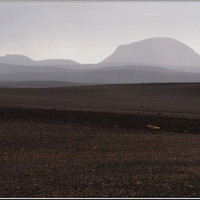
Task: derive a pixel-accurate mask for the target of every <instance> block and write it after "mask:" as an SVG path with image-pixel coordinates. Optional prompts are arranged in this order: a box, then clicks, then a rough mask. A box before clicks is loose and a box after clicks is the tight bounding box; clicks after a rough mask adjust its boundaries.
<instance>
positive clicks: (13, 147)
mask: <svg viewBox="0 0 200 200" xmlns="http://www.w3.org/2000/svg"><path fill="white" fill-rule="evenodd" d="M199 102H200V84H199V83H187V84H186V83H166V84H164V83H163V84H121V85H99V86H72V87H59V88H43V89H42V88H38V89H36V88H35V89H30V88H29V89H28V88H4V87H2V88H0V145H1V146H0V148H1V154H0V158H1V163H0V173H1V179H0V197H2V198H3V197H27V198H28V197H93V198H94V197H199V196H200V185H199V182H200V165H199V163H200V148H199V144H200V106H199ZM147 125H155V126H158V127H160V129H159V130H151V129H148V128H147Z"/></svg>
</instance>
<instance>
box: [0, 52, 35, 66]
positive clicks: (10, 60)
mask: <svg viewBox="0 0 200 200" xmlns="http://www.w3.org/2000/svg"><path fill="white" fill-rule="evenodd" d="M0 63H3V64H9V65H30V66H34V65H37V63H36V62H35V61H34V60H32V59H30V58H29V57H27V56H23V55H13V54H8V55H6V56H1V57H0Z"/></svg>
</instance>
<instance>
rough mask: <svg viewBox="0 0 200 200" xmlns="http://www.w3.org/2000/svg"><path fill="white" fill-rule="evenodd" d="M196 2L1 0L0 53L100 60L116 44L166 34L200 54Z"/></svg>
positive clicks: (198, 14)
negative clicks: (48, 0) (43, 0)
mask: <svg viewBox="0 0 200 200" xmlns="http://www.w3.org/2000/svg"><path fill="white" fill-rule="evenodd" d="M199 10H200V2H191V1H188V2H185V1H179V2H172V1H169V2H158V1H157V2H156V1H148V2H146V1H141V2H138V1H132V2H131V1H126V2H122V1H112V2H110V1H108V2H106V1H95V2H92V1H90V2H89V1H82V2H76V1H75V2H70V1H61V2H59V1H53V2H52V1H51V2H42V1H41V2H39V1H38V2H35V1H29V2H28V1H23V2H19V1H16V2H0V20H1V24H2V25H1V26H2V27H1V28H2V29H1V32H0V39H1V48H0V56H5V55H7V54H18V55H25V56H28V57H29V58H31V59H33V60H36V61H37V60H45V59H69V60H74V61H76V62H79V63H81V64H85V63H91V64H95V63H99V62H101V61H102V60H103V59H105V58H106V57H107V56H109V55H110V54H112V53H113V52H114V51H115V49H116V48H117V47H118V46H119V45H124V44H129V43H133V42H137V41H140V40H144V39H147V38H152V37H170V38H173V39H176V40H178V41H181V42H183V43H184V44H186V45H188V46H189V47H191V48H192V49H193V50H194V51H195V52H196V53H198V54H200V37H199V31H198V29H199V28H198V27H200V26H199V23H200V22H199V18H200V12H199Z"/></svg>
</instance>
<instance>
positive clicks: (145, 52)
mask: <svg viewBox="0 0 200 200" xmlns="http://www.w3.org/2000/svg"><path fill="white" fill-rule="evenodd" d="M100 63H101V64H106V63H107V64H112V63H113V64H120V63H121V64H130V63H132V64H146V65H165V66H183V67H186V66H187V67H188V66H200V55H199V54H197V53H196V52H195V51H194V50H193V49H191V48H190V47H189V46H187V45H185V44H183V43H182V42H179V41H177V40H175V39H172V38H168V37H156V38H149V39H145V40H141V41H138V42H133V43H131V44H126V45H121V46H119V47H118V48H117V49H116V50H115V51H114V53H113V54H111V55H110V56H109V57H107V58H106V59H104V60H103V61H102V62H100Z"/></svg>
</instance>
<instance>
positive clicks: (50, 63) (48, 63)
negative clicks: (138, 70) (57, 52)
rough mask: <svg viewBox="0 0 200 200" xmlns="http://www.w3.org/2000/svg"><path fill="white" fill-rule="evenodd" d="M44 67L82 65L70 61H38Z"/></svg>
mask: <svg viewBox="0 0 200 200" xmlns="http://www.w3.org/2000/svg"><path fill="white" fill-rule="evenodd" d="M37 63H38V64H39V65H42V66H66V65H80V63H78V62H76V61H73V60H69V59H48V60H39V61H37Z"/></svg>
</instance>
